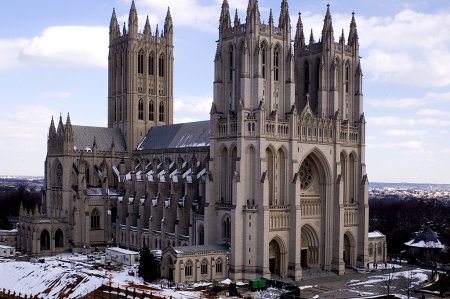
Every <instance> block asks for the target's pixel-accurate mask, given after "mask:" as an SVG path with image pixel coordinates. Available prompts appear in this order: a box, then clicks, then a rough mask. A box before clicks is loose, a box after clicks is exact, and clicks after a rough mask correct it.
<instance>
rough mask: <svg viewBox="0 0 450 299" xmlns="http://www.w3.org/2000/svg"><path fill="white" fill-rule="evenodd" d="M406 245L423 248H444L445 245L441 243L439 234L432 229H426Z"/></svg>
mask: <svg viewBox="0 0 450 299" xmlns="http://www.w3.org/2000/svg"><path fill="white" fill-rule="evenodd" d="M405 245H408V246H411V247H421V248H444V247H445V245H443V244H442V243H441V241H439V239H438V237H437V234H436V233H435V232H434V231H433V230H432V229H431V228H430V227H428V226H427V227H425V228H424V229H423V230H422V231H421V232H420V233H418V234H417V236H416V237H415V238H414V239H412V240H410V241H408V242H406V243H405Z"/></svg>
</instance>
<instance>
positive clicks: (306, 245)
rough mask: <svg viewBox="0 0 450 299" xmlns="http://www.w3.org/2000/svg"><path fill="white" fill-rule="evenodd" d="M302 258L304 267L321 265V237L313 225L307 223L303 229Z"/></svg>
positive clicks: (301, 261)
mask: <svg viewBox="0 0 450 299" xmlns="http://www.w3.org/2000/svg"><path fill="white" fill-rule="evenodd" d="M301 235H302V238H301V259H300V264H301V266H302V268H315V267H318V266H319V238H318V236H317V233H316V232H315V230H314V228H312V226H311V225H309V224H305V225H303V226H302V230H301Z"/></svg>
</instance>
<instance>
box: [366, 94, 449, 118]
mask: <svg viewBox="0 0 450 299" xmlns="http://www.w3.org/2000/svg"><path fill="white" fill-rule="evenodd" d="M366 101H367V103H368V104H369V105H370V106H373V107H384V108H408V107H416V106H431V105H433V104H443V103H450V92H447V93H440V94H438V93H433V92H429V93H427V94H425V95H424V96H422V97H417V98H394V97H388V98H381V99H376V98H375V99H371V98H368V99H367V100H366ZM435 112H436V113H437V110H433V109H422V110H419V114H421V115H426V116H438V115H446V113H445V112H443V111H441V112H440V114H436V113H435ZM427 113H428V114H427ZM429 113H433V114H429Z"/></svg>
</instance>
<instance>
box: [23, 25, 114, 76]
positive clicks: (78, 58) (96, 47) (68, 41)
mask: <svg viewBox="0 0 450 299" xmlns="http://www.w3.org/2000/svg"><path fill="white" fill-rule="evenodd" d="M20 58H21V59H25V60H27V61H31V62H38V63H49V64H56V65H61V64H62V65H70V66H80V65H81V66H95V67H106V66H107V63H108V59H107V58H108V29H107V28H106V27H83V26H55V27H48V28H47V29H45V30H44V32H43V33H42V34H41V35H40V36H36V37H34V38H33V39H31V40H30V41H29V43H28V44H27V45H26V46H25V47H24V48H23V49H22V50H21V55H20Z"/></svg>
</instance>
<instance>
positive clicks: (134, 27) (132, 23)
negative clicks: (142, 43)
mask: <svg viewBox="0 0 450 299" xmlns="http://www.w3.org/2000/svg"><path fill="white" fill-rule="evenodd" d="M128 34H129V35H130V37H132V38H133V37H134V38H136V37H137V35H138V16H137V11H136V5H135V4H134V0H133V1H132V2H131V8H130V14H129V16H128Z"/></svg>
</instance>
